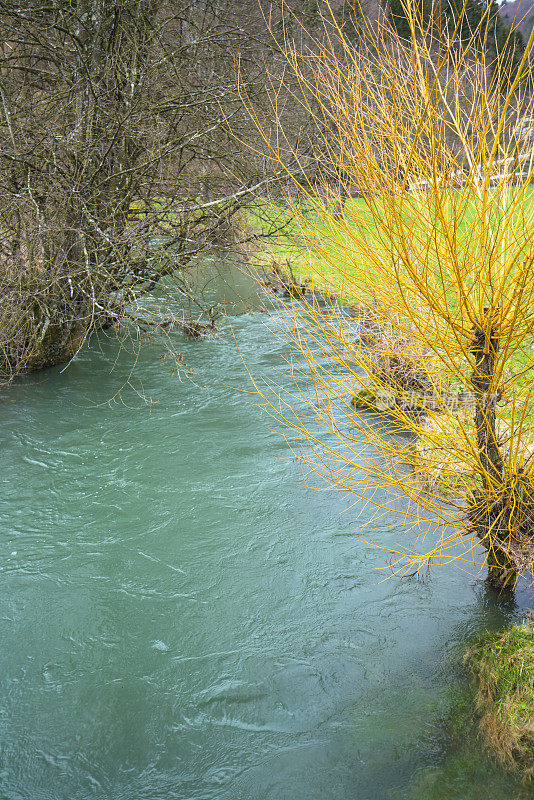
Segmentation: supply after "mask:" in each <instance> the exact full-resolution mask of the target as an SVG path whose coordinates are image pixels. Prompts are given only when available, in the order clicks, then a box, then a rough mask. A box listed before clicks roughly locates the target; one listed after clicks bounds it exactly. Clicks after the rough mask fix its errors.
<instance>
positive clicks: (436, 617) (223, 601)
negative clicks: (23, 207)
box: [0, 314, 534, 800]
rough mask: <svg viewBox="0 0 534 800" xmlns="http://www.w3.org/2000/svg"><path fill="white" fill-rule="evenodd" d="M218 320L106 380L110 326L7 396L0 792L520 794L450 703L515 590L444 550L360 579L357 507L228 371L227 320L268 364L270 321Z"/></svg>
mask: <svg viewBox="0 0 534 800" xmlns="http://www.w3.org/2000/svg"><path fill="white" fill-rule="evenodd" d="M232 327H233V331H231V330H230V329H229V328H228V327H226V328H224V329H223V330H222V332H221V333H220V335H219V337H218V339H217V340H216V341H215V340H212V341H209V342H201V343H189V342H185V341H184V342H182V343H180V349H181V350H183V352H184V356H185V359H186V361H187V363H188V364H194V366H195V374H194V376H193V377H189V378H187V377H186V378H183V379H182V380H181V381H180V380H178V379H177V378H176V376H173V375H171V374H170V373H169V370H168V369H166V368H165V366H162V365H161V363H160V361H159V358H158V355H159V352H158V350H157V348H156V347H155V346H153V345H150V344H149V345H147V346H146V348H145V349H144V350H143V351H142V353H141V357H140V360H139V363H138V364H137V367H136V371H135V373H134V377H133V379H132V381H131V382H130V383H132V384H133V386H128V385H126V381H127V378H128V375H129V370H130V367H131V358H130V356H129V354H128V353H127V351H126V350H124V351H121V352H120V353H119V354H118V355H117V344H116V342H115V341H114V340H113V339H110V340H105V339H104V340H102V341H101V342H100V343H96V342H95V343H94V344H93V347H92V348H89V349H87V350H86V351H84V352H83V353H82V354H81V355H80V356H79V357H78V359H77V360H76V362H75V363H74V364H72V365H71V366H70V367H69V368H68V369H67V370H66V371H65V372H63V373H61V372H60V370H59V369H56V370H50V371H48V372H47V373H46V374H40V375H33V376H30V377H28V378H26V379H24V380H21V381H20V382H19V383H18V384H17V385H16V386H15V387H14V388H13V389H11V390H10V391H9V392H8V393H5V394H4V396H3V400H2V402H1V405H0V413H1V415H2V427H1V430H2V434H1V435H2V454H3V461H4V464H3V469H2V489H3V492H2V509H1V511H2V515H1V530H2V535H1V537H0V566H1V577H2V592H1V596H0V642H1V647H0V746H1V751H0V752H1V756H0V786H1V791H0V796H1V797H5V798H9V800H14V798H24V800H26V798H28V799H29V800H41V798H43V799H44V798H47V800H48V799H52V798H54V800H55V799H56V798H61V799H63V798H65V800H77V799H78V798H80V800H81V799H82V798H83V799H84V800H85V799H86V798H106V800H107V799H108V798H112V799H113V800H115V799H116V798H117V799H118V798H121V800H123V799H124V800H141V798H143V799H145V798H146V799H147V800H170V799H171V798H173V799H174V798H184V800H185V798H193V799H194V800H197V799H198V800H201V799H202V800H210V799H211V798H214V799H215V798H217V800H261V799H265V800H267V799H268V800H286V799H287V800H383V799H384V798H395V799H397V800H398V798H403V799H404V798H410V800H411V799H413V800H427V798H443V799H444V800H445V799H446V800H455V799H457V800H471V798H473V800H475V798H482V797H483V798H485V800H503V798H507V800H510V798H518V800H519V798H521V799H522V798H526V797H532V796H534V795H533V792H532V790H531V789H529V788H528V787H522V786H521V784H520V783H518V782H517V781H516V780H515V779H514V778H513V777H510V776H509V775H507V774H505V773H503V772H502V771H501V770H500V769H499V768H498V767H496V766H495V765H493V764H492V763H491V762H490V761H489V760H488V759H487V758H486V757H485V756H484V754H483V752H482V749H481V747H480V745H479V743H477V742H476V739H475V737H474V734H473V732H472V731H469V726H468V725H467V727H465V726H464V727H463V728H462V726H456V727H455V724H454V723H455V720H457V719H458V718H459V717H461V709H462V707H463V706H462V703H464V705H465V699H464V698H465V691H466V687H467V686H468V679H467V677H466V675H465V673H464V671H463V668H462V667H461V664H460V662H461V655H462V650H463V648H464V645H465V643H466V641H467V640H468V639H469V638H470V637H471V636H473V635H474V634H476V633H478V632H479V631H481V630H483V629H485V628H486V627H488V626H490V627H495V626H501V625H503V624H505V623H506V622H507V621H509V620H510V619H512V618H515V617H517V616H518V615H519V614H520V612H519V611H518V609H517V608H516V607H515V606H512V607H508V608H506V607H503V606H500V605H499V604H498V603H496V602H495V600H494V599H493V598H491V597H489V596H488V595H487V594H486V592H485V590H484V587H483V586H482V584H481V583H480V582H477V581H476V579H475V578H474V577H472V576H470V575H468V574H466V573H462V572H460V571H457V570H453V569H451V570H449V571H445V570H443V571H441V572H435V573H433V574H431V576H430V578H429V579H427V580H425V581H424V582H420V583H417V582H414V581H407V582H399V581H396V580H390V581H386V582H380V581H381V579H382V578H383V573H382V572H380V571H377V570H376V569H375V567H381V566H384V563H385V562H384V557H383V554H382V553H381V552H380V551H378V550H376V549H373V548H371V547H370V546H368V545H367V544H366V543H365V542H364V541H363V538H362V526H363V524H364V522H365V512H363V514H362V515H360V516H359V517H358V520H357V521H355V518H356V515H355V514H353V513H352V512H349V513H343V511H344V510H345V508H346V504H347V499H346V498H344V497H342V496H340V495H331V494H325V493H315V492H313V491H311V490H309V489H306V488H305V487H304V486H303V485H302V483H301V482H300V472H299V465H298V464H297V463H295V462H294V461H293V460H292V458H291V457H290V456H289V455H288V450H287V446H286V444H285V442H284V440H283V438H282V437H281V436H280V435H279V432H278V431H276V430H273V423H272V421H271V420H269V419H268V418H264V417H262V416H261V415H260V413H259V412H258V409H257V408H255V407H254V406H253V405H252V403H251V402H250V396H249V395H246V394H243V393H242V392H240V391H238V390H239V389H240V388H242V389H249V383H248V378H247V375H246V373H245V370H244V368H243V366H242V364H241V361H240V360H239V359H238V358H236V351H235V343H234V338H233V334H234V333H235V335H236V336H237V339H238V342H239V346H240V350H241V353H242V355H243V356H244V359H245V361H246V363H247V365H248V366H249V368H250V369H251V370H252V371H253V372H254V373H255V374H259V373H261V372H265V373H268V374H272V373H273V372H274V371H275V370H276V371H277V380H278V381H279V382H282V383H283V382H285V381H287V382H289V380H290V376H289V372H290V368H289V366H288V365H287V364H286V363H285V361H284V355H285V352H286V348H285V345H284V344H283V343H280V342H277V341H276V340H274V339H273V338H272V335H271V334H270V333H269V331H268V330H267V328H266V327H265V325H264V319H263V317H262V315H261V314H256V315H250V314H244V315H242V316H240V317H238V318H237V319H235V320H234V321H233V324H232ZM114 365H115V366H114ZM113 367H114V368H113ZM123 383H124V384H125V386H126V388H124V390H123V391H122V393H121V395H120V398H119V399H118V400H117V401H115V402H113V403H111V404H108V403H106V401H107V400H109V398H111V397H112V396H113V395H114V394H115V393H116V391H117V387H118V386H120V385H122V384H123ZM139 387H142V392H143V394H144V396H145V397H147V398H149V400H150V402H149V403H148V404H145V403H141V402H139V398H138V395H137V394H136V393H135V390H136V389H139ZM381 524H382V525H383V524H384V521H383V520H382V522H381ZM368 534H369V532H368V531H366V535H368ZM396 535H397V531H396V530H395V529H394V528H393V527H392V528H391V531H390V532H388V530H387V526H386V530H385V531H382V533H381V536H382V541H384V542H386V543H387V542H388V537H389V541H390V542H391V541H394V537H395V536H396ZM458 727H459V728H460V730H459V731H458V730H457V728H458ZM466 731H467V732H466Z"/></svg>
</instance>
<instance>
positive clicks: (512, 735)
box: [466, 620, 534, 777]
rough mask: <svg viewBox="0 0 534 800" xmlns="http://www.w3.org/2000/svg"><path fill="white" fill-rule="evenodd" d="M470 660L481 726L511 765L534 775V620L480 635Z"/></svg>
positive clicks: (495, 750)
mask: <svg viewBox="0 0 534 800" xmlns="http://www.w3.org/2000/svg"><path fill="white" fill-rule="evenodd" d="M466 659H467V660H468V662H469V663H470V665H471V668H472V670H473V672H474V675H475V678H476V680H477V684H478V696H477V702H478V706H479V707H480V709H481V711H482V719H481V723H480V730H481V733H482V735H483V736H484V738H485V740H486V742H487V744H488V745H489V746H490V747H491V748H492V749H493V750H494V752H495V753H496V755H497V756H498V758H499V759H500V760H501V761H502V762H503V763H504V764H506V765H507V766H509V767H513V768H517V769H520V770H521V771H522V772H524V774H525V775H526V776H527V777H532V776H533V775H534V624H533V623H532V621H531V620H528V621H527V622H524V623H522V624H520V625H513V626H512V627H511V628H508V629H507V630H505V631H500V632H497V633H495V632H492V633H486V634H484V635H483V636H480V637H479V638H478V639H477V640H476V641H475V643H474V644H473V645H472V646H471V648H470V649H469V650H468V652H467V655H466Z"/></svg>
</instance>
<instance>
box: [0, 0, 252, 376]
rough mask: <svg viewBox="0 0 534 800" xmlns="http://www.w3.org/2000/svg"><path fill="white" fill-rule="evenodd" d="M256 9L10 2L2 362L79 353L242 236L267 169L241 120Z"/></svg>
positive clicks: (4, 85) (0, 113)
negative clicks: (90, 339) (95, 333)
mask: <svg viewBox="0 0 534 800" xmlns="http://www.w3.org/2000/svg"><path fill="white" fill-rule="evenodd" d="M259 23H261V18H258V15H256V22H255V26H256V27H254V25H251V23H250V21H249V20H248V19H247V14H246V8H244V7H243V5H242V4H240V5H239V6H238V5H237V3H235V2H234V0H221V2H211V1H210V0H202V1H201V2H198V3H192V4H191V3H188V2H186V0H177V2H165V0H148V1H147V0H144V1H143V0H111V1H109V0H108V1H107V2H105V1H104V0H51V2H50V3H47V4H45V5H43V4H42V3H40V2H37V0H28V2H26V3H24V4H23V5H19V4H13V3H11V2H8V1H7V0H6V1H4V0H1V1H0V30H1V32H2V42H3V44H2V45H1V47H0V166H1V170H0V231H1V249H0V301H1V302H0V377H4V378H6V377H7V378H9V377H11V376H13V375H14V374H17V373H18V372H20V371H22V370H25V369H31V368H36V367H39V366H44V365H48V364H51V363H56V362H57V361H60V360H64V359H67V358H69V357H70V356H71V355H72V354H73V353H74V352H75V351H76V349H77V348H78V347H79V346H80V343H81V342H82V341H83V340H84V338H85V337H86V336H87V335H88V334H89V333H90V332H91V331H92V330H94V329H96V328H98V327H102V326H107V325H110V324H113V323H115V322H117V321H120V320H122V319H124V318H125V317H128V316H132V315H133V316H135V314H136V308H137V304H138V300H139V298H140V297H141V296H142V295H144V294H146V293H147V292H150V291H152V290H153V289H154V287H155V286H156V284H158V282H160V281H161V279H162V278H163V277H165V276H172V278H173V280H174V281H175V284H176V285H177V287H178V289H179V290H180V291H182V292H185V291H186V286H185V283H184V282H183V280H182V278H183V274H184V272H183V271H184V269H185V267H186V266H187V265H188V264H190V263H191V262H192V260H194V259H195V257H196V256H197V255H198V254H199V253H201V252H202V251H203V250H204V248H206V247H208V246H212V245H213V244H217V245H219V246H220V245H221V244H222V243H223V244H228V243H229V241H230V240H231V238H232V236H231V234H232V224H231V220H232V218H233V217H234V216H235V214H236V212H238V211H239V209H240V208H241V207H242V205H243V203H245V202H246V201H247V200H248V199H250V197H251V189H252V188H253V187H254V185H255V184H257V183H259V182H262V181H263V180H265V174H264V173H263V172H262V169H263V166H264V165H262V164H261V162H260V160H259V159H258V161H257V163H256V161H255V160H254V158H251V156H250V153H249V152H247V153H246V155H244V154H243V153H242V148H240V146H239V143H238V140H237V139H236V138H235V136H234V137H231V136H230V135H229V134H228V121H229V120H231V121H232V124H233V126H234V130H240V131H242V130H243V125H244V124H247V121H246V120H245V117H244V116H243V118H242V119H241V117H240V115H241V113H242V112H241V109H240V104H239V101H238V99H237V98H236V93H235V58H236V55H237V54H238V53H239V52H241V75H242V76H243V79H244V80H245V82H246V83H247V86H248V87H249V91H250V92H252V93H254V94H255V95H256V96H258V87H259V86H261V81H260V74H261V64H258V58H257V57H254V49H253V48H254V46H255V47H256V52H257V47H258V45H257V44H256V45H254V42H255V41H257V39H258V35H259V33H258V32H259V30H260V27H261V25H260V24H259ZM260 61H261V59H260ZM238 187H241V188H238Z"/></svg>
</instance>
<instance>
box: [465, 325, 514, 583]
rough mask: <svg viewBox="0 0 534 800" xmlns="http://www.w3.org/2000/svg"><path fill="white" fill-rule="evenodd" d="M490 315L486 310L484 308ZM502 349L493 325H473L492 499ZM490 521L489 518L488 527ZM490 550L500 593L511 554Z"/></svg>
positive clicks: (498, 469)
mask: <svg viewBox="0 0 534 800" xmlns="http://www.w3.org/2000/svg"><path fill="white" fill-rule="evenodd" d="M484 311H485V313H487V309H484ZM498 350H499V338H498V337H497V336H495V335H494V330H493V329H492V328H491V325H489V324H487V323H485V322H483V323H482V324H480V325H477V326H474V329H473V343H472V345H471V352H472V353H473V355H474V357H475V367H474V370H473V374H472V376H471V384H472V386H473V389H474V393H475V403H476V405H475V418H474V423H475V431H476V440H477V447H478V452H479V457H480V463H481V465H482V467H483V470H484V472H483V475H482V480H483V486H484V492H485V493H486V494H487V495H488V496H490V495H491V493H492V492H493V491H494V487H495V484H496V483H497V484H498V483H500V482H501V481H502V475H503V469H504V462H503V457H502V453H501V450H500V447H499V442H498V439H497V428H496V422H497V421H496V413H495V408H496V405H497V399H498V393H497V387H496V386H495V359H496V356H497V352H498ZM490 524H491V520H490V518H489V515H488V525H490ZM482 544H483V546H484V547H485V548H486V550H487V553H488V554H487V565H488V576H487V579H486V580H487V583H488V585H489V586H490V587H491V588H492V589H495V590H496V591H498V592H502V591H503V590H505V589H506V588H507V587H513V586H514V584H515V575H516V570H515V568H514V564H513V563H512V562H511V561H510V559H509V557H508V555H507V554H506V553H505V552H504V551H503V550H502V549H501V548H499V547H498V546H497V545H496V544H495V542H493V541H492V542H489V541H488V539H487V538H486V539H482Z"/></svg>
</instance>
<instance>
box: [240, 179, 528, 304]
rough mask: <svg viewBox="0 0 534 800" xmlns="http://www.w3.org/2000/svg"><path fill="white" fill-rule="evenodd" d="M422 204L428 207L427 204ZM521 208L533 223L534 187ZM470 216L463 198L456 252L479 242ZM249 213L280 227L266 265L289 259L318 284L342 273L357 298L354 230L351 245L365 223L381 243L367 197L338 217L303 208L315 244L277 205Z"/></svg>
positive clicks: (417, 223) (420, 231)
mask: <svg viewBox="0 0 534 800" xmlns="http://www.w3.org/2000/svg"><path fill="white" fill-rule="evenodd" d="M461 191H462V190H461V189H460V190H458V191H457V196H456V202H459V203H460V205H462V204H463V202H464V201H463V198H462V197H461ZM425 205H426V210H427V212H428V204H425ZM415 207H416V204H414V208H412V210H411V211H410V213H409V216H410V217H412V219H410V224H412V225H413V226H414V232H415V236H416V237H417V236H420V237H421V239H423V238H424V227H423V226H422V224H421V220H420V219H418V218H417V212H416V210H415ZM524 210H525V211H526V214H527V216H528V217H529V219H527V220H525V226H526V227H529V228H534V189H533V188H530V189H529V199H528V203H527V205H526V209H524ZM491 213H492V214H493V215H495V216H497V215H498V214H499V213H500V212H499V209H498V208H496V207H494V208H493V209H492V212H491ZM474 218H475V212H474V208H473V207H472V206H470V205H469V202H468V201H467V200H466V201H465V209H464V213H463V216H462V220H461V223H460V225H459V226H458V229H457V231H456V236H457V238H458V243H459V252H460V251H461V250H463V251H464V253H469V251H470V248H474V247H476V246H477V244H478V239H477V236H478V233H477V231H476V229H475V228H474V226H473V223H474ZM247 219H248V222H249V224H251V225H252V227H254V228H255V229H256V230H262V229H263V230H265V228H266V226H268V225H272V226H273V227H274V226H276V225H278V226H279V227H281V228H282V230H281V231H280V233H278V234H276V235H274V236H271V237H269V238H268V239H267V240H266V244H265V250H264V254H263V256H261V257H260V258H261V260H262V262H263V264H264V265H265V266H266V267H269V264H271V263H272V262H274V261H276V262H278V264H279V265H280V267H281V268H282V269H284V267H286V268H287V265H288V264H289V265H291V269H292V270H293V273H294V275H295V277H297V278H299V279H300V280H304V279H312V280H313V282H314V284H315V285H316V286H317V287H324V288H328V289H330V290H338V291H339V287H340V275H342V276H344V278H345V279H344V280H341V283H343V284H344V292H343V298H344V299H345V300H346V301H348V302H352V303H353V302H357V300H358V298H357V297H356V296H355V294H354V287H353V286H351V285H350V284H351V278H353V279H354V281H355V283H357V279H358V275H359V274H361V270H362V269H363V268H364V267H363V265H362V261H361V260H359V259H358V257H357V253H356V252H354V251H352V249H351V239H352V237H353V236H354V250H356V240H357V239H358V238H359V239H362V235H361V229H362V227H363V228H364V229H365V237H363V238H366V239H367V241H372V240H373V239H374V247H375V248H376V250H377V251H379V250H380V249H381V247H380V242H379V236H378V232H377V230H376V226H375V225H374V223H373V220H372V214H371V212H370V210H369V207H368V204H367V202H366V201H365V200H363V199H354V198H349V199H348V200H347V201H346V203H345V208H344V212H343V219H342V220H336V219H333V218H332V214H329V215H328V214H324V215H322V214H321V213H319V212H317V211H316V210H315V211H310V212H309V213H308V214H306V222H307V223H308V224H309V225H310V227H311V228H314V235H315V237H316V242H317V245H316V246H313V247H310V246H309V245H308V242H307V241H306V237H305V236H303V235H302V233H301V231H300V229H299V225H298V224H297V223H296V222H293V221H292V218H291V214H290V212H288V211H286V210H284V209H283V208H281V207H279V208H277V207H275V206H274V205H273V206H270V207H269V206H262V207H261V210H258V212H249V213H248V217H247Z"/></svg>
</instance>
